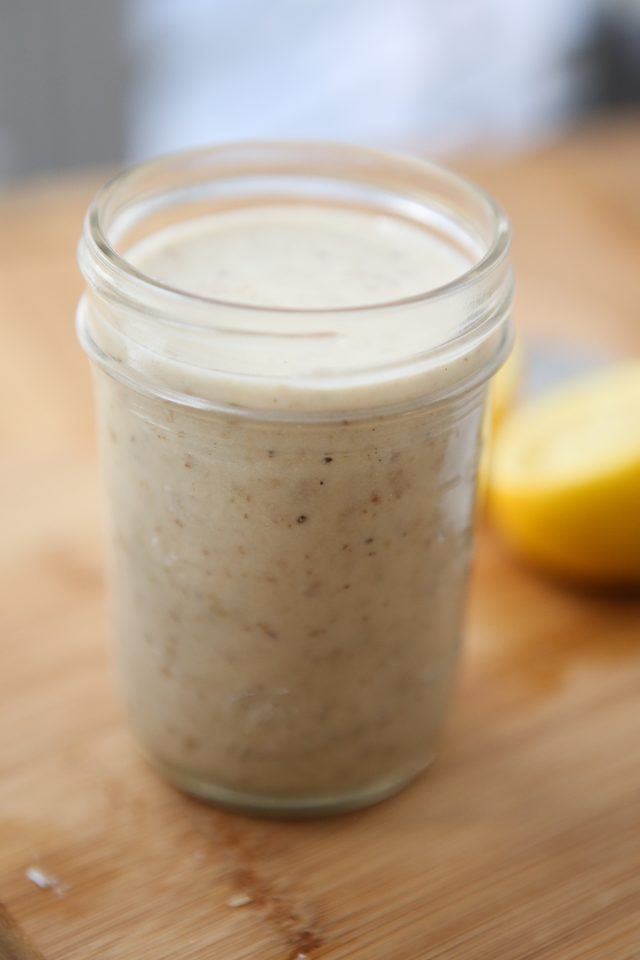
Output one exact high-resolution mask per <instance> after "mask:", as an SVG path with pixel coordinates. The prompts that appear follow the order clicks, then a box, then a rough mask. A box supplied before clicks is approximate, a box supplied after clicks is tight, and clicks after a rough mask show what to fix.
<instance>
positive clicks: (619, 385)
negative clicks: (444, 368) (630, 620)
mask: <svg viewBox="0 0 640 960" xmlns="http://www.w3.org/2000/svg"><path fill="white" fill-rule="evenodd" d="M488 483H489V507H490V511H491V515H492V516H493V518H494V520H495V522H496V524H497V526H498V527H499V529H500V530H501V532H502V533H503V535H504V536H505V538H506V539H507V540H508V541H509V542H510V543H511V544H512V546H513V547H514V548H515V549H516V550H517V551H518V552H519V553H521V554H522V555H523V556H524V557H526V558H528V559H530V560H531V561H533V562H534V563H537V564H539V565H542V566H544V567H546V568H547V569H549V570H550V571H553V572H556V573H559V574H564V575H566V576H569V577H571V578H573V579H578V580H590V581H601V582H604V583H614V582H634V583H635V582H640V362H638V361H636V362H629V363H625V364H619V365H616V366H614V367H610V368H609V369H607V370H606V371H604V372H601V373H598V374H595V375H591V376H589V377H587V378H585V379H583V380H580V381H577V382H574V383H571V384H568V385H566V386H564V387H561V388H558V389H555V390H553V391H550V392H549V393H547V394H545V395H544V396H543V397H541V398H540V399H537V400H534V401H531V402H530V403H528V404H526V405H525V406H523V407H521V408H520V409H519V410H516V411H515V412H514V413H513V414H512V416H511V417H510V418H509V419H508V420H507V421H506V422H505V423H504V424H503V426H502V427H501V429H500V431H499V432H498V433H497V435H496V437H495V439H494V443H493V449H492V462H491V471H490V475H489V480H488Z"/></svg>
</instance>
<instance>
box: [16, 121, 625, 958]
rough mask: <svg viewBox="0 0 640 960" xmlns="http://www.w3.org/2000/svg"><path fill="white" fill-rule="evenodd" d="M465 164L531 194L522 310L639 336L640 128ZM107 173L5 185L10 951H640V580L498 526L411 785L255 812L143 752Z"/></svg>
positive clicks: (503, 186)
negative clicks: (124, 642) (188, 787)
mask: <svg viewBox="0 0 640 960" xmlns="http://www.w3.org/2000/svg"><path fill="white" fill-rule="evenodd" d="M467 166H468V168H469V169H471V170H472V171H473V172H474V173H475V175H476V176H478V177H479V179H481V180H482V182H484V183H485V184H486V185H487V186H488V187H489V188H490V189H491V190H493V191H494V192H495V193H497V194H498V196H499V197H500V199H501V200H502V201H503V203H504V204H505V206H506V207H507V208H508V209H509V210H510V212H511V213H512V216H513V219H514V223H515V228H516V260H517V264H518V267H519V274H520V299H519V306H518V317H519V320H520V323H521V326H523V327H524V328H525V330H526V331H527V332H529V333H533V334H537V335H541V334H542V335H547V336H549V335H551V334H555V335H558V333H560V334H562V335H563V336H564V337H565V338H566V339H569V340H570V339H573V340H575V338H576V336H579V337H580V338H581V340H582V341H583V342H585V343H591V344H603V343H605V344H606V345H607V346H608V347H609V348H611V349H612V350H614V351H618V352H621V351H622V352H624V351H634V352H640V324H638V322H637V321H638V304H639V303H640V286H639V274H640V271H638V268H637V253H638V250H637V245H638V238H640V197H639V195H638V189H637V188H638V183H637V171H638V169H640V135H639V134H638V132H637V131H636V130H634V129H633V128H632V127H631V126H630V125H628V124H620V125H618V126H614V127H605V128H603V127H599V128H595V129H593V130H592V131H587V132H585V133H582V134H580V135H576V136H575V137H574V138H573V139H571V140H569V141H566V142H564V143H562V144H559V145H557V146H555V147H553V148H548V149H546V150H544V151H542V152H540V153H538V154H537V155H535V156H530V157H527V158H524V159H520V160H518V161H511V162H509V163H503V164H502V165H499V166H498V165H488V164H484V165H480V164H478V163H476V164H475V165H473V164H468V165H467ZM634 184H635V193H634V192H633V191H634ZM89 194H90V190H89V189H88V187H87V186H86V185H84V186H83V185H82V184H78V183H56V184H45V185H41V186H38V187H31V188H30V189H28V190H21V191H16V192H14V193H13V194H8V195H7V196H6V197H5V198H4V199H3V200H2V201H0V336H1V337H2V342H1V350H0V385H1V387H0V388H1V389H2V391H3V396H2V401H3V402H2V404H0V438H1V440H2V447H1V453H0V457H1V469H0V485H1V490H2V495H1V497H0V504H1V505H2V506H1V507H0V510H1V511H2V515H1V518H0V519H1V521H2V524H1V530H2V536H1V537H0V577H1V580H0V583H1V591H2V593H1V607H0V628H1V648H0V901H2V902H3V904H4V906H2V907H1V908H0V960H15V958H18V960H20V958H27V957H44V958H46V960H93V958H96V960H97V958H100V960H178V958H179V960H196V958H197V960H249V958H256V960H258V958H259V960H295V958H299V960H302V958H308V960H321V958H327V960H632V958H636V960H637V958H640V603H639V601H638V600H637V599H633V598H630V597H626V598H624V597H612V596H596V595H594V594H587V593H580V592H577V591H572V590H569V589H567V588H564V587H561V586H559V585H554V584H552V583H551V582H547V581H545V580H544V579H543V578H541V577H540V576H539V575H537V574H535V573H533V572H531V571H527V570H526V569H524V568H523V567H521V566H520V565H518V564H517V563H516V562H515V561H513V560H512V559H511V558H510V557H509V556H508V555H507V554H506V553H505V552H504V550H503V549H502V547H501V546H500V545H499V544H498V543H497V542H494V540H493V539H492V535H491V533H490V531H488V530H485V531H483V532H482V535H481V537H480V543H479V550H478V562H477V565H476V571H475V578H474V585H473V591H472V599H471V604H470V610H469V619H468V631H467V633H468V636H467V644H466V650H465V655H464V658H463V664H462V669H461V674H460V680H459V684H458V689H457V696H456V701H455V705H454V709H453V712H452V716H451V721H450V723H449V726H448V729H447V733H446V736H445V739H444V742H443V744H442V750H441V755H440V757H439V758H438V760H437V762H436V763H435V765H434V766H433V768H432V770H431V771H429V772H428V773H427V774H426V775H425V776H423V777H422V779H421V780H420V781H419V782H417V783H416V784H415V785H414V786H412V787H410V788H409V789H408V790H406V791H405V792H404V793H403V794H401V795H400V796H398V797H396V798H394V799H392V800H390V801H388V802H386V803H384V804H382V805H380V806H379V807H376V808H373V809H370V810H368V811H364V812H362V813H358V814H351V815H349V816H345V817H342V818H337V819H333V820H326V821H323V822H311V823H273V822H267V821H257V820H254V821H252V820H249V819H246V818H243V817H239V816H234V815H231V814H228V813H223V812H221V811H218V810H215V809H211V808H208V807H206V806H203V805H200V804H198V803H196V802H195V801H192V800H189V799H187V798H185V797H183V796H181V795H179V794H178V793H176V792H175V791H174V790H172V789H171V788H170V787H168V786H166V785H165V784H164V783H162V782H161V781H160V780H159V779H158V778H157V777H156V776H155V774H154V773H153V772H151V771H150V770H149V769H148V768H147V767H146V766H145V764H144V762H143V761H142V760H141V759H140V758H139V757H138V755H137V753H136V751H135V748H134V746H133V743H132V741H131V739H130V736H129V734H128V732H127V729H126V726H125V724H124V722H123V717H122V715H121V713H120V709H119V706H118V704H117V702H116V700H115V697H114V694H113V691H112V688H111V683H110V677H109V674H108V665H107V657H106V627H105V615H104V608H103V580H102V568H101V548H100V503H99V490H98V477H97V470H96V467H95V464H94V457H93V445H92V439H91V438H92V423H91V415H92V414H91V400H90V393H89V383H88V374H87V371H86V368H85V363H84V359H83V357H82V356H81V354H80V352H79V350H78V349H77V348H76V345H75V342H74V339H73V332H72V330H71V318H72V312H73V307H74V303H75V300H76V298H77V295H78V292H79V289H80V281H79V279H78V277H77V275H76V272H75V267H74V263H73V249H74V246H75V242H76V239H77V235H78V231H79V224H80V217H81V213H82V210H83V208H84V206H85V205H86V202H87V199H88V196H89ZM634 244H635V246H634ZM639 548H640V547H639ZM34 870H35V871H41V873H40V874H39V873H37V872H34ZM46 878H48V879H49V881H50V883H51V886H49V887H48V888H46V889H41V888H40V887H39V886H38V885H37V883H35V882H34V880H37V881H39V882H40V883H43V882H45V879H46ZM27 938H30V939H31V941H32V943H33V944H36V945H37V948H38V951H39V952H36V949H35V947H33V948H31V947H29V946H28V945H27Z"/></svg>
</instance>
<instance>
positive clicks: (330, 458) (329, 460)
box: [324, 457, 333, 463]
mask: <svg viewBox="0 0 640 960" xmlns="http://www.w3.org/2000/svg"><path fill="white" fill-rule="evenodd" d="M324 462H325V463H333V457H325V458H324Z"/></svg>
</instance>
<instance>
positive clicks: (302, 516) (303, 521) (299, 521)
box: [297, 513, 307, 523]
mask: <svg viewBox="0 0 640 960" xmlns="http://www.w3.org/2000/svg"><path fill="white" fill-rule="evenodd" d="M297 522H298V523H306V522H307V517H305V515H304V513H301V514H300V516H299V517H298V520H297Z"/></svg>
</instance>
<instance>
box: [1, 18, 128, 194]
mask: <svg viewBox="0 0 640 960" xmlns="http://www.w3.org/2000/svg"><path fill="white" fill-rule="evenodd" d="M125 2H126V0H0V180H2V179H4V180H7V179H9V180H10V179H12V178H18V177H20V178H21V177H27V176H32V175H37V174H40V173H45V172H46V171H49V170H56V169H62V168H71V169H73V168H74V167H84V166H91V165H102V166H104V165H109V164H114V163H117V162H119V161H120V160H121V158H122V156H123V150H124V119H123V110H122V103H123V101H124V99H125V97H126V96H127V78H128V74H129V70H128V64H127V63H126V61H125V52H124V51H125V45H124V43H123V42H122V21H123V14H122V10H123V5H124V3H125Z"/></svg>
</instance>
